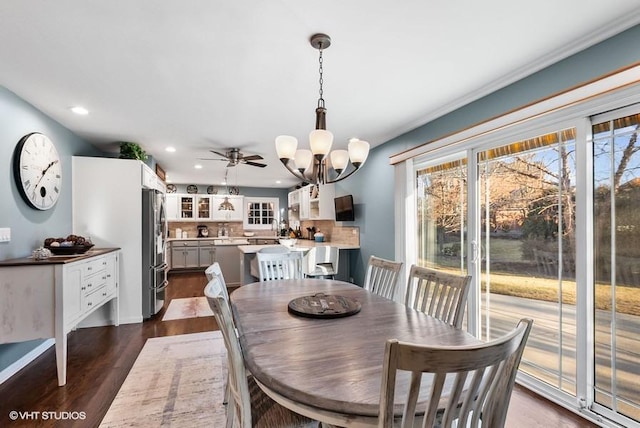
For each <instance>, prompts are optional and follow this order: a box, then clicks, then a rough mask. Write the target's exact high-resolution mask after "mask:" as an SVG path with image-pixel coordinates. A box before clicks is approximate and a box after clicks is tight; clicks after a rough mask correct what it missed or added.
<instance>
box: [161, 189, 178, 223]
mask: <svg viewBox="0 0 640 428" xmlns="http://www.w3.org/2000/svg"><path fill="white" fill-rule="evenodd" d="M178 200H179V195H178V194H176V193H167V194H166V201H165V206H166V208H167V221H176V220H180V214H179V209H178V207H179V202H178Z"/></svg>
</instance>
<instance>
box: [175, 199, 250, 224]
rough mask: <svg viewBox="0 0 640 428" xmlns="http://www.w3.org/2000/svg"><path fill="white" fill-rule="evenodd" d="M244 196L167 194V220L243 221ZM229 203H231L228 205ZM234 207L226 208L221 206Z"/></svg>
mask: <svg viewBox="0 0 640 428" xmlns="http://www.w3.org/2000/svg"><path fill="white" fill-rule="evenodd" d="M243 199H244V196H241V195H199V194H180V193H169V194H167V221H224V222H230V221H242V219H243V217H244V204H243ZM227 204H229V205H227ZM224 206H226V207H229V206H231V207H233V209H232V210H231V209H228V210H224V209H221V207H224Z"/></svg>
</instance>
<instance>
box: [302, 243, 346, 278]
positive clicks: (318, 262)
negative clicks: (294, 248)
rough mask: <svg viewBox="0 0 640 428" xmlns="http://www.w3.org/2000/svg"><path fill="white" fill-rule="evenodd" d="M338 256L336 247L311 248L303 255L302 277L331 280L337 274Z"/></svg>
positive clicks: (338, 252)
mask: <svg viewBox="0 0 640 428" xmlns="http://www.w3.org/2000/svg"><path fill="white" fill-rule="evenodd" d="M339 255H340V251H339V250H338V248H337V247H331V246H326V245H325V246H320V247H312V248H311V249H310V250H309V251H307V254H305V255H304V262H303V269H304V276H305V277H322V278H330V279H333V278H334V277H335V275H337V274H338V262H339Z"/></svg>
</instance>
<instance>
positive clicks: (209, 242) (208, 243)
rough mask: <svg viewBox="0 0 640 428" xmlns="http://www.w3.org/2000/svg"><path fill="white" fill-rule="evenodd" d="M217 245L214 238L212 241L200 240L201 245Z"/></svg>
mask: <svg viewBox="0 0 640 428" xmlns="http://www.w3.org/2000/svg"><path fill="white" fill-rule="evenodd" d="M215 245H216V244H215V241H214V240H211V241H200V247H207V248H208V247H214V246H215Z"/></svg>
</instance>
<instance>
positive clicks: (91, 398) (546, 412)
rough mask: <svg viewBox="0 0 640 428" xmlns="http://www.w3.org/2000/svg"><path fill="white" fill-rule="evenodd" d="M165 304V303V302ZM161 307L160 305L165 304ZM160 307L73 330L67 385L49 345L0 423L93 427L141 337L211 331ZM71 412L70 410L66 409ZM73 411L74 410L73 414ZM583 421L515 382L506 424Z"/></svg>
mask: <svg viewBox="0 0 640 428" xmlns="http://www.w3.org/2000/svg"><path fill="white" fill-rule="evenodd" d="M170 281H171V285H170V286H169V288H168V289H167V301H169V300H170V299H173V298H182V297H195V296H202V295H203V289H204V286H205V277H204V274H203V273H181V274H177V275H172V276H171V277H170ZM167 304H168V303H167ZM165 308H166V304H165ZM163 313H164V309H163V310H162V311H161V312H160V313H159V314H158V315H156V316H154V317H153V318H152V319H151V320H148V321H145V322H144V323H142V324H128V325H122V326H119V327H98V328H87V329H79V330H77V331H74V332H72V333H71V334H70V335H69V345H68V361H67V385H66V386H64V387H59V386H58V383H57V376H56V362H55V353H54V350H53V348H51V349H49V350H47V352H45V353H44V354H43V355H41V356H40V357H38V358H37V359H36V360H35V361H33V362H32V363H31V364H29V365H28V366H27V367H26V368H24V369H23V370H21V371H20V372H19V373H18V374H16V375H15V376H13V377H12V378H11V379H9V380H8V381H6V382H5V383H3V384H2V385H0V427H11V428H14V427H16V428H17V427H83V428H84V427H97V426H98V425H99V424H100V421H101V420H102V418H103V417H104V415H105V413H106V412H107V410H108V408H109V405H110V404H111V401H112V400H113V399H114V397H115V396H116V394H117V393H118V390H119V389H120V386H121V385H122V383H123V382H124V379H125V378H126V377H127V374H128V373H129V370H130V369H131V367H132V366H133V363H134V362H135V360H136V358H137V356H138V354H139V353H140V350H141V349H142V347H143V346H144V343H145V341H146V340H147V339H148V338H151V337H158V336H170V335H176V334H185V333H197V332H202V331H210V330H214V329H217V325H216V323H215V321H214V319H213V317H206V318H192V319H187V320H174V321H162V315H163ZM11 411H17V412H57V413H53V414H51V413H50V414H49V415H51V416H53V417H54V418H55V417H57V418H60V417H65V416H68V415H65V414H61V413H60V412H78V413H79V412H84V415H85V418H84V419H79V420H77V421H75V423H74V422H72V421H70V420H68V419H67V420H64V421H62V420H58V421H56V420H52V418H51V417H49V419H48V420H43V417H42V416H40V417H37V418H35V419H31V420H17V421H12V420H10V419H9V413H10V412H11ZM71 414H73V413H71ZM75 415H77V413H76V414H75ZM593 426H595V425H592V424H590V423H589V422H587V421H585V420H584V419H582V418H580V417H578V416H576V415H574V414H573V413H571V412H568V411H566V410H564V409H562V408H560V407H559V406H556V405H555V404H553V403H551V402H549V401H547V400H545V399H543V398H541V397H539V396H538V395H535V394H532V393H530V392H528V391H527V390H526V389H524V388H521V387H518V386H516V388H515V390H514V393H513V397H512V399H511V403H510V406H509V413H508V416H507V427H513V428H536V427H545V428H547V427H565V428H578V427H579V428H583V427H593Z"/></svg>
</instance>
